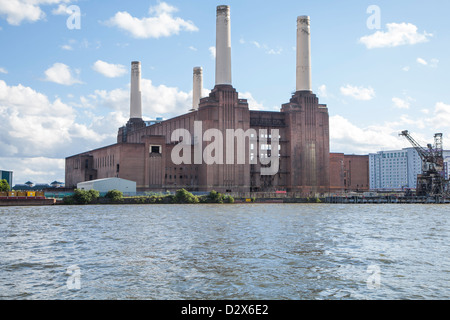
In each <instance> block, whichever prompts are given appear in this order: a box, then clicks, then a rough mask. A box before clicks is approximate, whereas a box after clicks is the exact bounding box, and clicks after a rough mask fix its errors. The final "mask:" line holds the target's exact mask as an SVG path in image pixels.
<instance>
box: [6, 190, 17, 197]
mask: <svg viewBox="0 0 450 320" xmlns="http://www.w3.org/2000/svg"><path fill="white" fill-rule="evenodd" d="M8 197H17V192H16V191H10V192H8Z"/></svg>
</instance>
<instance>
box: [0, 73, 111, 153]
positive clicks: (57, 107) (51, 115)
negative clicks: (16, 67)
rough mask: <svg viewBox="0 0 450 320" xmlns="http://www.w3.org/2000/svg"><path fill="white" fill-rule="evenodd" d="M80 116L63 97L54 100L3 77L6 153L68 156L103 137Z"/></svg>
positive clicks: (0, 111) (1, 129) (0, 93)
mask: <svg viewBox="0 0 450 320" xmlns="http://www.w3.org/2000/svg"><path fill="white" fill-rule="evenodd" d="M76 120H77V112H76V111H75V110H74V109H73V108H72V107H71V106H69V105H68V104H65V103H63V102H62V101H61V100H60V99H59V98H58V99H55V100H54V101H50V100H49V98H48V97H47V96H46V95H44V94H42V93H40V92H37V91H35V90H33V89H32V88H30V87H25V86H23V85H17V86H9V85H7V83H6V82H5V81H2V80H0V121H1V123H2V126H0V145H1V146H2V150H5V152H2V157H42V156H43V157H65V156H67V153H68V152H70V151H69V150H71V149H72V148H75V147H77V148H79V146H80V145H85V146H86V147H87V146H93V145H94V144H95V143H99V142H101V141H103V139H104V137H102V136H100V135H98V134H96V133H95V132H94V131H92V130H91V129H90V128H89V127H88V126H87V125H85V124H80V123H77V122H76ZM85 121H87V120H85ZM89 130H91V131H89ZM4 146H7V148H6V149H3V147H4Z"/></svg>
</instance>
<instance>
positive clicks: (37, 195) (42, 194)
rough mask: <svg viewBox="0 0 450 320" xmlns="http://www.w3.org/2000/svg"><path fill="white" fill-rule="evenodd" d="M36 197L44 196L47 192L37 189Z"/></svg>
mask: <svg viewBox="0 0 450 320" xmlns="http://www.w3.org/2000/svg"><path fill="white" fill-rule="evenodd" d="M35 197H39V198H43V197H45V193H44V192H43V191H37V192H36V195H35Z"/></svg>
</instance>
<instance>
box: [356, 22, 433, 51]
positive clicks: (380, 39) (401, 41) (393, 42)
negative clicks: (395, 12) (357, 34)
mask: <svg viewBox="0 0 450 320" xmlns="http://www.w3.org/2000/svg"><path fill="white" fill-rule="evenodd" d="M386 27H387V31H386V32H385V31H377V32H375V33H374V34H372V35H369V36H364V37H361V38H360V39H359V42H361V43H363V44H364V45H365V46H366V47H367V48H368V49H374V48H385V47H397V46H401V45H414V44H417V43H422V42H427V41H428V39H429V38H430V37H432V36H433V35H432V34H430V33H427V32H423V33H419V32H418V28H417V27H416V26H415V25H413V24H411V23H404V22H403V23H388V24H387V25H386Z"/></svg>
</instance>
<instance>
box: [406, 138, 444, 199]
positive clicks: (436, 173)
mask: <svg viewBox="0 0 450 320" xmlns="http://www.w3.org/2000/svg"><path fill="white" fill-rule="evenodd" d="M400 136H404V137H405V138H406V139H408V141H409V142H410V143H411V144H412V146H413V147H414V149H415V150H416V151H417V153H418V154H419V156H420V158H421V159H422V174H419V175H418V176H417V188H416V194H417V196H421V197H425V196H428V197H436V196H439V197H445V196H448V195H449V181H448V180H447V179H446V178H445V172H444V157H443V142H442V133H436V134H435V135H434V146H433V145H431V144H428V145H427V148H424V147H422V146H421V145H420V144H419V143H417V141H416V140H414V138H413V137H412V136H411V135H410V134H409V131H407V130H405V131H402V133H401V134H400Z"/></svg>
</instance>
